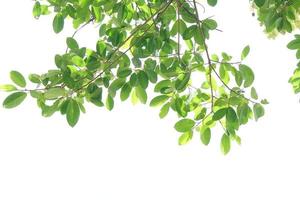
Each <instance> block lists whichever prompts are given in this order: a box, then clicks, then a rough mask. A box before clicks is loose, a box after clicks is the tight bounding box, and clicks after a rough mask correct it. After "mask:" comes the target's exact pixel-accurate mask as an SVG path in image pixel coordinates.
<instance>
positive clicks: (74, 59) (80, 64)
mask: <svg viewBox="0 0 300 200" xmlns="http://www.w3.org/2000/svg"><path fill="white" fill-rule="evenodd" d="M72 62H73V64H74V65H76V66H78V67H84V66H85V62H84V60H83V59H82V58H81V57H80V56H73V57H72Z"/></svg>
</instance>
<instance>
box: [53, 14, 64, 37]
mask: <svg viewBox="0 0 300 200" xmlns="http://www.w3.org/2000/svg"><path fill="white" fill-rule="evenodd" d="M52 26H53V30H54V32H55V33H59V32H61V31H62V30H63V28H64V17H63V16H62V15H61V14H60V13H59V14H57V15H56V16H55V17H54V19H53V23H52Z"/></svg>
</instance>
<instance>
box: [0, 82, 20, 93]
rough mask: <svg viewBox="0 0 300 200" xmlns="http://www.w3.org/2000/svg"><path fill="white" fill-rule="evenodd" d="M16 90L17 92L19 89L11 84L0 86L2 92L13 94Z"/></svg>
mask: <svg viewBox="0 0 300 200" xmlns="http://www.w3.org/2000/svg"><path fill="white" fill-rule="evenodd" d="M16 90H17V88H16V87H15V86H14V85H10V84H4V85H0V91H4V92H12V91H16Z"/></svg>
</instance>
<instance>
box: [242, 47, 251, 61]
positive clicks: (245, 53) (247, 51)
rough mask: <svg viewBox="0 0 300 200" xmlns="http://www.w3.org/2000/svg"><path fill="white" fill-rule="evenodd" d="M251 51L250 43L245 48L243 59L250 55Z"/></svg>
mask: <svg viewBox="0 0 300 200" xmlns="http://www.w3.org/2000/svg"><path fill="white" fill-rule="evenodd" d="M249 52H250V46H249V45H248V46H246V47H245V48H244V49H243V51H242V55H241V59H242V60H244V59H245V58H246V57H247V56H248V54H249Z"/></svg>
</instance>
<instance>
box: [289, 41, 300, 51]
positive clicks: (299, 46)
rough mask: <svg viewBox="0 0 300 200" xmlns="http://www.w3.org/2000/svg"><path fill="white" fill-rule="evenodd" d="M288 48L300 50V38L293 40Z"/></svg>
mask: <svg viewBox="0 0 300 200" xmlns="http://www.w3.org/2000/svg"><path fill="white" fill-rule="evenodd" d="M287 48H288V49H291V50H296V49H300V38H297V39H295V40H292V41H291V42H289V43H288V45H287Z"/></svg>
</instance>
